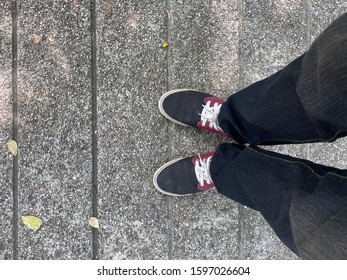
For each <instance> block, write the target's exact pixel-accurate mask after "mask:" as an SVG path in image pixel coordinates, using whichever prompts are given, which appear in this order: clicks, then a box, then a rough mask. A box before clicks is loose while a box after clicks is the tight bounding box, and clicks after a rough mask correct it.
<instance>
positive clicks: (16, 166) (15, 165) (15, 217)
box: [12, 0, 19, 260]
mask: <svg viewBox="0 0 347 280" xmlns="http://www.w3.org/2000/svg"><path fill="white" fill-rule="evenodd" d="M17 13H18V5H17V1H16V0H13V1H12V96H13V97H12V98H13V100H12V102H13V104H12V114H13V117H12V138H13V140H15V141H16V142H17V144H18V65H17V58H18V32H17V30H18V26H17V25H18V18H17ZM18 157H19V155H17V156H15V157H13V170H12V192H13V259H14V260H17V259H18V216H19V214H18V173H19V163H18Z"/></svg>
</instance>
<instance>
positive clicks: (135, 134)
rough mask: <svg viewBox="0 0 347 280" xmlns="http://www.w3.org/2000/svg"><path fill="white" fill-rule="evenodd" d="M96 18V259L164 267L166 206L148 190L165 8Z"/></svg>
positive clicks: (156, 151)
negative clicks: (149, 262)
mask: <svg viewBox="0 0 347 280" xmlns="http://www.w3.org/2000/svg"><path fill="white" fill-rule="evenodd" d="M97 11H98V126H99V128H98V137H99V215H100V216H99V218H100V223H101V230H100V258H102V259H168V258H169V244H170V242H171V240H170V236H171V235H170V232H171V228H170V227H171V218H170V213H169V209H168V202H167V199H168V198H167V197H165V196H162V195H161V194H160V193H159V192H158V191H156V190H155V188H154V186H153V183H152V176H153V173H154V171H155V170H156V168H159V166H160V164H161V163H162V159H163V158H166V153H167V145H168V143H167V142H166V139H167V138H166V133H167V129H166V125H165V120H164V119H163V118H162V117H161V116H160V115H159V112H158V109H157V102H158V99H159V97H160V96H161V94H162V93H163V92H164V91H165V90H166V87H167V83H166V82H167V71H166V69H167V62H166V55H167V52H166V49H163V48H161V44H162V42H164V41H165V40H166V35H165V34H166V27H165V19H166V8H165V1H145V2H143V1H136V0H131V1H99V2H98V8H97Z"/></svg>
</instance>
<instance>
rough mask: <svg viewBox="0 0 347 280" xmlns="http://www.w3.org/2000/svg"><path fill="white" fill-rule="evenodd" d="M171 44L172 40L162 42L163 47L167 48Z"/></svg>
mask: <svg viewBox="0 0 347 280" xmlns="http://www.w3.org/2000/svg"><path fill="white" fill-rule="evenodd" d="M169 45H170V42H168V41H164V42H163V43H162V44H161V47H162V48H167V47H168V46H169Z"/></svg>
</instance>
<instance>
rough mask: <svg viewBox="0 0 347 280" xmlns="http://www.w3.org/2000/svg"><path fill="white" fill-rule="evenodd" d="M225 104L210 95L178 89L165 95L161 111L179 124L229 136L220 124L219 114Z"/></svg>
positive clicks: (161, 99) (161, 102)
mask: <svg viewBox="0 0 347 280" xmlns="http://www.w3.org/2000/svg"><path fill="white" fill-rule="evenodd" d="M223 103H224V100H222V99H219V98H217V97H215V96H213V95H210V94H208V93H204V92H200V91H195V90H190V89H177V90H171V91H169V92H167V93H165V94H164V95H163V96H162V97H161V98H160V100H159V110H160V112H161V113H162V114H163V115H164V116H165V117H166V118H168V119H169V120H171V121H173V122H175V123H177V124H180V125H184V126H192V127H197V128H201V129H204V130H207V131H210V132H213V133H218V134H222V135H224V136H227V134H226V133H225V132H224V131H223V130H222V129H221V127H220V126H219V124H218V114H219V111H220V108H221V106H222V104H223Z"/></svg>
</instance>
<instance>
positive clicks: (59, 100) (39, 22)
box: [18, 0, 92, 259]
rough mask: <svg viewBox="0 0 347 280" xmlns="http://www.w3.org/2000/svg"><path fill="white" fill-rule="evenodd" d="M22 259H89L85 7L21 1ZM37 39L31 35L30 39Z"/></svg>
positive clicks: (87, 35) (77, 3)
mask: <svg viewBox="0 0 347 280" xmlns="http://www.w3.org/2000/svg"><path fill="white" fill-rule="evenodd" d="M19 7H20V9H19V19H18V22H19V24H18V30H19V33H18V54H19V58H18V68H19V69H18V70H19V74H18V95H19V115H20V118H19V138H20V139H19V147H20V155H19V165H20V167H19V171H20V173H19V210H18V211H19V215H29V214H30V215H35V216H38V217H40V218H41V219H42V220H43V226H42V228H41V229H40V230H39V231H37V232H32V231H30V230H29V229H27V228H26V227H25V226H24V225H23V224H22V223H20V224H19V245H18V246H19V258H20V259H89V258H91V256H92V235H91V228H90V227H89V225H88V218H89V217H90V216H91V205H92V197H91V194H92V191H91V190H92V186H91V178H92V177H91V176H92V175H91V141H90V139H91V96H90V92H91V79H90V77H91V73H90V71H91V70H90V40H91V39H90V38H91V35H90V11H89V1H87V0H81V1H54V2H51V1H31V0H22V1H19ZM35 36H39V37H36V40H35Z"/></svg>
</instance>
